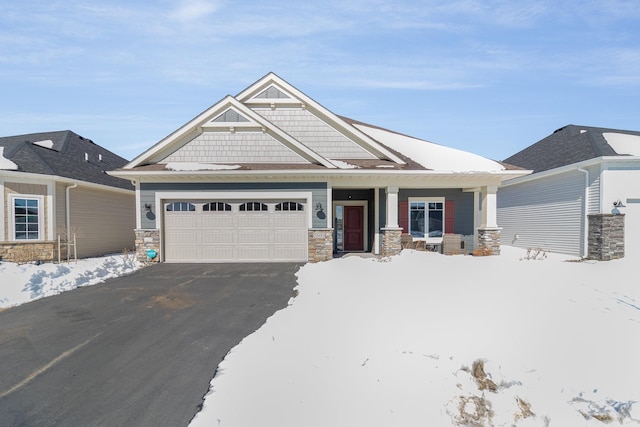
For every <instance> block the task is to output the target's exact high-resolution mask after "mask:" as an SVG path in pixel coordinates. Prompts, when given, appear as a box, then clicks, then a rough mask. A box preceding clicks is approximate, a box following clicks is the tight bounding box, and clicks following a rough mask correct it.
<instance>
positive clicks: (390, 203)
mask: <svg viewBox="0 0 640 427" xmlns="http://www.w3.org/2000/svg"><path fill="white" fill-rule="evenodd" d="M398 227H399V225H398V187H387V223H386V224H385V228H398Z"/></svg>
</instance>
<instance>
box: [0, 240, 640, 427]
mask: <svg viewBox="0 0 640 427" xmlns="http://www.w3.org/2000/svg"><path fill="white" fill-rule="evenodd" d="M526 255H527V252H526V251H524V250H521V249H516V248H512V247H503V250H502V255H500V256H499V257H471V256H461V255H459V256H450V257H446V256H443V255H438V254H434V253H426V252H417V251H404V252H403V253H402V254H401V255H399V256H396V257H393V258H390V259H383V260H377V259H371V258H369V259H367V258H359V257H345V258H341V259H336V260H333V261H330V262H324V263H318V264H307V265H305V266H304V267H302V268H301V270H300V271H299V272H298V283H299V285H298V287H297V291H298V292H299V294H298V296H297V297H296V298H295V299H292V301H291V303H290V305H289V307H287V308H286V309H284V310H281V311H279V312H277V313H276V314H275V315H274V316H272V317H271V318H270V319H268V321H267V322H266V323H265V324H264V325H263V326H262V327H261V328H260V329H259V330H258V331H256V332H255V333H253V334H251V335H250V336H248V337H246V338H245V339H244V340H243V341H242V342H241V343H240V344H239V345H238V346H236V347H235V348H234V349H232V350H231V352H230V353H229V354H228V355H227V357H226V358H225V360H224V361H223V362H222V363H221V364H220V366H219V369H218V373H217V375H216V377H215V378H214V379H213V380H212V382H211V391H210V393H209V394H208V395H207V397H206V400H205V403H204V408H203V410H202V411H201V412H200V413H199V414H198V415H197V416H196V418H195V419H194V420H193V422H192V423H191V427H200V426H222V427H228V426H242V427H244V426H258V425H259V426H278V427H287V426H296V427H298V426H305V427H314V426H332V427H336V426H349V427H352V426H367V427H376V426H385V427H388V426H421V427H423V426H437V427H439V426H470V427H485V426H486V427H488V426H509V427H511V426H519V427H530V426H559V427H571V426H600V425H605V424H608V423H611V424H612V425H619V424H625V425H635V424H638V423H639V422H640V421H638V420H640V409H639V408H640V403H636V402H639V401H640V364H639V363H638V360H640V284H639V282H638V279H637V277H638V273H637V272H638V267H637V266H636V265H635V264H637V262H636V263H635V264H634V260H632V259H623V260H617V261H610V262H594V261H583V262H575V261H577V259H575V258H571V257H568V256H563V255H557V254H550V255H549V256H548V257H547V258H545V259H530V260H527V259H525V258H526ZM538 258H539V257H538ZM572 261H573V262H572ZM136 268H139V265H138V264H136V263H134V262H132V261H130V260H128V259H126V258H124V257H122V256H120V255H118V256H109V257H104V258H94V259H88V260H81V261H78V263H77V264H76V263H73V262H72V263H69V264H67V263H64V264H59V265H58V264H43V265H40V266H36V265H16V264H12V263H6V262H2V263H0V307H8V306H12V305H17V304H20V303H23V302H27V301H30V300H33V299H36V298H41V297H43V296H48V295H53V294H56V293H59V292H62V291H64V290H70V289H74V288H76V287H78V286H86V285H90V284H94V283H98V282H101V281H103V280H105V279H106V278H109V277H114V276H118V275H122V274H126V273H129V272H131V271H133V270H135V269H136Z"/></svg>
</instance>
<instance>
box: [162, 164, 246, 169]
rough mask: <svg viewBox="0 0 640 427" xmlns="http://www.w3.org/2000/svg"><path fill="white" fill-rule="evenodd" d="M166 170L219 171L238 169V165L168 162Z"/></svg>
mask: <svg viewBox="0 0 640 427" xmlns="http://www.w3.org/2000/svg"><path fill="white" fill-rule="evenodd" d="M166 167H167V169H169V170H172V171H221V170H233V169H240V168H241V167H242V166H240V165H218V164H214V163H197V162H169V163H167V166H166Z"/></svg>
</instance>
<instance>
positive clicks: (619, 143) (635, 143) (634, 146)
mask: <svg viewBox="0 0 640 427" xmlns="http://www.w3.org/2000/svg"><path fill="white" fill-rule="evenodd" d="M602 136H604V139H606V140H607V143H608V144H609V145H610V146H611V147H613V149H614V150H615V152H616V153H618V154H630V155H632V156H640V136H638V135H629V134H627V133H615V132H605V133H603V134H602Z"/></svg>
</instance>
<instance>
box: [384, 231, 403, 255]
mask: <svg viewBox="0 0 640 427" xmlns="http://www.w3.org/2000/svg"><path fill="white" fill-rule="evenodd" d="M381 231H382V251H381V253H382V256H383V257H385V256H394V255H398V254H399V253H400V252H401V251H402V228H382V229H381Z"/></svg>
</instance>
